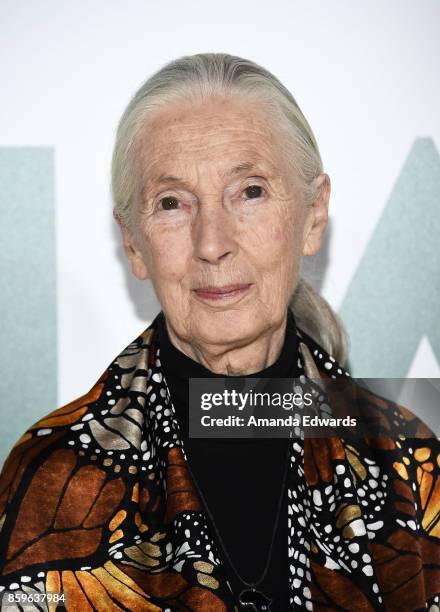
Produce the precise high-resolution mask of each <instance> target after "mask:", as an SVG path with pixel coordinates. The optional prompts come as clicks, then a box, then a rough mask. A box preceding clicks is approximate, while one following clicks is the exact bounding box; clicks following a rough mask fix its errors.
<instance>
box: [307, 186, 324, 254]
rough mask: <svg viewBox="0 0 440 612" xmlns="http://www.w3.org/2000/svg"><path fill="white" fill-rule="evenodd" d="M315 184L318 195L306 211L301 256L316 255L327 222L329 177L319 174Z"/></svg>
mask: <svg viewBox="0 0 440 612" xmlns="http://www.w3.org/2000/svg"><path fill="white" fill-rule="evenodd" d="M315 182H316V190H317V193H318V195H317V197H316V199H315V201H314V202H313V203H312V204H311V205H310V208H309V209H308V213H307V219H306V223H305V228H304V242H303V251H302V254H303V255H316V253H318V251H319V249H320V248H321V245H322V241H323V237H324V233H325V228H326V227H327V222H328V203H329V199H330V177H329V176H328V174H320V175H319V176H318V177H316V179H315Z"/></svg>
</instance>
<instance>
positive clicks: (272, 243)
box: [121, 96, 330, 375]
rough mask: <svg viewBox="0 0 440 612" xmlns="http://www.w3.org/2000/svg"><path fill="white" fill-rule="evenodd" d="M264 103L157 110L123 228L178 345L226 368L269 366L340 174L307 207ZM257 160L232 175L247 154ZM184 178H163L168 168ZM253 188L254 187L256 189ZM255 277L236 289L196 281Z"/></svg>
mask: <svg viewBox="0 0 440 612" xmlns="http://www.w3.org/2000/svg"><path fill="white" fill-rule="evenodd" d="M271 117H272V115H270V114H269V113H268V110H267V107H265V106H264V105H263V104H262V103H260V102H256V101H254V100H250V99H245V98H242V97H238V96H234V97H231V96H230V97H221V96H216V97H211V98H210V99H209V100H205V101H204V102H199V103H198V104H196V105H195V104H194V102H192V103H190V102H189V101H187V100H183V101H182V100H180V101H178V102H174V103H173V104H169V105H168V106H166V107H164V108H163V109H161V110H160V111H158V112H157V113H156V114H155V115H154V117H153V119H151V118H150V119H149V123H148V124H146V125H145V127H144V129H143V131H142V135H141V137H140V140H139V145H140V146H139V151H140V153H139V156H138V162H139V168H140V170H139V173H140V176H141V182H140V185H141V186H142V187H141V191H142V193H141V194H140V196H139V198H138V202H137V204H136V206H133V209H132V211H131V217H130V229H129V228H128V227H125V226H123V225H122V226H121V229H122V232H123V239H124V248H125V251H126V254H127V256H128V258H129V260H130V261H131V265H132V270H133V273H134V274H135V276H136V277H137V278H139V279H151V282H152V284H153V286H154V289H155V292H156V294H157V297H158V299H159V301H160V303H161V305H162V308H163V310H164V313H165V316H166V320H167V328H168V331H169V335H170V339H171V341H172V343H173V344H174V345H175V346H176V347H177V348H179V349H180V350H181V351H182V352H184V353H185V354H186V355H188V356H189V357H191V358H192V359H195V360H196V361H198V362H199V363H202V364H203V365H204V366H206V367H207V368H209V369H210V370H211V371H213V372H216V373H224V374H227V375H245V374H250V373H253V372H257V371H259V370H261V369H263V368H265V367H267V366H269V365H271V364H272V363H273V362H274V361H275V360H276V359H277V357H278V355H279V353H280V351H281V348H282V344H283V339H284V332H285V325H286V308H287V303H288V300H289V297H290V296H291V294H292V292H293V290H294V288H295V286H296V284H297V282H298V275H299V263H300V258H301V255H314V254H315V253H317V252H318V250H319V248H320V246H321V243H322V237H323V233H324V230H325V226H326V224H327V220H328V199H329V195H330V180H329V177H328V175H326V174H321V175H320V176H319V177H318V178H317V179H315V180H316V181H317V186H318V187H319V186H321V187H322V188H321V189H320V190H318V193H319V197H318V198H317V200H316V201H315V202H314V203H313V205H312V206H310V207H306V206H305V205H304V200H303V192H302V188H301V182H300V180H299V177H298V175H297V173H296V171H295V170H294V168H293V165H292V163H291V159H292V151H291V150H290V149H289V148H288V146H287V141H286V140H285V137H283V136H282V135H281V133H280V130H279V127H278V126H277V124H276V123H275V122H274V121H273V120H272V118H271ZM243 163H251V164H253V165H254V167H253V168H252V169H247V170H246V169H242V170H241V171H238V172H237V173H235V174H233V175H230V176H228V175H227V174H226V173H227V171H228V170H230V169H231V168H233V167H235V166H236V165H238V164H243ZM164 175H166V176H168V177H169V176H170V175H172V176H174V177H178V178H179V180H177V181H176V180H172V179H170V178H168V179H164V180H163V181H162V182H159V180H158V179H159V177H160V176H162V177H163V176H164ZM249 188H250V189H249ZM234 283H250V287H249V288H248V290H246V291H245V292H244V293H243V294H241V295H240V296H238V297H233V298H225V299H221V300H209V299H208V300H207V299H204V298H203V297H202V298H200V296H199V295H198V294H197V293H195V291H194V289H196V288H200V287H206V286H216V287H218V286H222V287H223V286H225V285H230V284H234Z"/></svg>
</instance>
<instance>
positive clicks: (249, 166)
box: [152, 162, 258, 185]
mask: <svg viewBox="0 0 440 612" xmlns="http://www.w3.org/2000/svg"><path fill="white" fill-rule="evenodd" d="M257 168H258V166H256V165H255V164H253V163H251V162H243V163H241V164H237V165H236V166H233V167H232V168H229V169H228V170H226V171H225V172H222V173H221V176H222V178H231V177H233V176H236V175H238V174H241V173H242V172H249V171H250V170H257ZM185 182H186V181H185V180H184V179H182V178H179V177H178V176H173V175H172V174H161V175H159V176H158V178H157V179H155V180H154V181H152V183H153V184H154V185H159V184H161V183H185Z"/></svg>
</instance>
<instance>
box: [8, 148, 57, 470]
mask: <svg viewBox="0 0 440 612" xmlns="http://www.w3.org/2000/svg"><path fill="white" fill-rule="evenodd" d="M0 193H1V196H0V244H1V257H0V279H1V300H0V322H1V344H0V372H1V377H0V398H1V410H0V462H3V460H4V458H5V457H6V454H7V452H8V451H9V449H10V447H11V445H12V444H13V443H14V442H15V441H16V440H17V439H18V438H19V437H20V436H21V435H22V434H23V432H24V430H25V429H27V427H29V426H30V425H31V424H32V423H34V422H35V421H36V420H38V418H40V417H41V416H43V415H44V414H47V413H48V412H50V411H51V410H53V409H55V408H56V407H57V405H56V404H57V325H56V285H55V282H56V279H55V228H54V224H55V217H54V210H55V208H54V204H55V202H54V200H55V198H54V150H53V148H51V147H0Z"/></svg>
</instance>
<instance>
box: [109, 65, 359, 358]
mask: <svg viewBox="0 0 440 612" xmlns="http://www.w3.org/2000/svg"><path fill="white" fill-rule="evenodd" d="M215 94H227V95H243V96H247V97H253V98H254V99H256V100H258V101H259V102H261V103H266V104H267V105H268V108H269V110H270V111H271V112H272V113H273V115H274V116H275V117H276V119H277V120H278V125H279V126H280V128H281V130H282V131H283V133H285V134H286V137H287V142H288V144H289V145H291V146H292V150H293V152H294V154H293V159H292V160H291V161H292V164H293V165H294V167H295V169H296V171H297V173H298V175H299V177H300V178H301V182H302V187H303V192H304V203H305V205H306V206H307V205H310V204H311V203H312V202H313V201H314V200H315V199H316V197H317V196H318V193H317V190H316V186H315V179H316V178H317V177H318V176H319V175H320V174H322V173H323V164H322V160H321V155H320V153H319V149H318V145H317V143H316V140H315V137H314V135H313V132H312V130H311V128H310V126H309V124H308V122H307V120H306V118H305V117H304V115H303V113H302V111H301V109H300V108H299V106H298V104H297V102H296V100H295V99H294V97H293V96H292V94H291V93H290V92H289V91H288V89H287V88H286V87H285V86H284V85H283V84H282V83H281V82H280V81H279V80H278V79H277V78H276V77H275V76H274V75H273V74H272V73H271V72H269V71H268V70H267V69H265V68H263V67H262V66H259V65H258V64H256V63H254V62H252V61H250V60H247V59H244V58H241V57H237V56H234V55H228V54H226V53H197V54H195V55H186V56H183V57H180V58H178V59H176V60H173V61H171V62H169V63H167V64H166V65H165V66H163V67H162V68H161V69H160V70H158V71H157V72H156V73H154V74H153V75H152V76H151V77H150V78H149V79H148V80H147V81H145V83H143V85H142V86H141V87H140V88H139V89H138V91H137V92H136V93H135V95H134V96H133V98H132V99H131V101H130V103H129V104H128V106H127V108H126V109H125V111H124V113H123V115H122V117H121V120H120V122H119V125H118V129H117V133H116V140H115V146H114V150H113V159H112V192H113V198H114V203H115V207H114V211H113V214H114V216H115V218H117V219H118V221H119V222H120V223H122V224H124V225H126V226H127V227H128V228H130V227H131V220H130V219H131V216H130V211H131V209H132V204H133V202H134V201H136V197H137V196H138V194H139V190H140V189H141V186H140V185H139V184H138V183H139V168H138V166H137V164H138V158H139V155H138V153H139V140H140V139H139V138H138V136H139V134H140V132H141V130H142V128H143V127H144V126H145V124H146V121H147V119H148V117H151V116H153V114H154V112H155V111H157V110H159V109H161V108H163V107H164V106H165V105H166V104H167V103H170V102H173V101H175V100H177V99H179V98H182V97H185V98H190V97H195V98H198V99H207V98H209V97H210V96H212V95H215ZM289 306H290V308H291V309H292V311H293V313H294V316H295V320H296V322H297V325H298V327H299V328H300V329H302V330H304V331H305V332H306V333H307V334H309V335H310V336H311V337H312V338H313V339H314V340H315V341H316V342H318V343H319V344H321V346H322V347H323V348H324V349H325V350H326V351H327V352H328V353H330V354H331V355H333V356H334V357H335V358H336V359H337V360H338V361H339V362H341V364H342V365H344V364H345V361H346V355H347V345H348V337H347V334H346V332H345V330H344V327H343V325H342V322H341V320H340V319H339V317H338V315H337V314H336V313H335V312H334V311H333V310H332V308H331V307H330V305H329V304H328V302H327V301H326V300H325V299H324V298H323V297H322V296H320V295H319V293H317V292H316V291H315V290H314V289H313V287H312V286H311V285H310V283H308V282H307V281H306V280H305V278H303V277H301V276H300V278H299V280H298V283H297V285H296V288H295V291H294V292H293V294H292V296H291V298H290V301H289Z"/></svg>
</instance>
